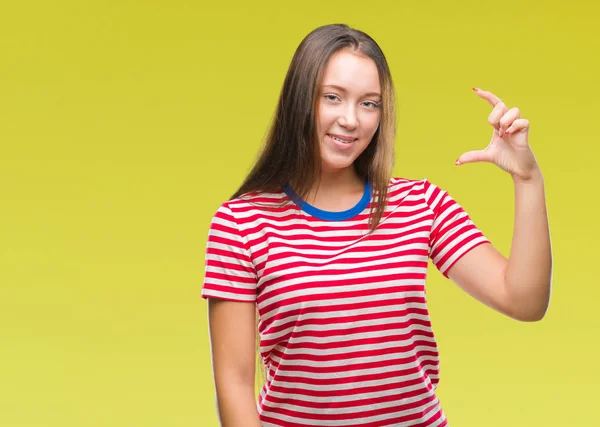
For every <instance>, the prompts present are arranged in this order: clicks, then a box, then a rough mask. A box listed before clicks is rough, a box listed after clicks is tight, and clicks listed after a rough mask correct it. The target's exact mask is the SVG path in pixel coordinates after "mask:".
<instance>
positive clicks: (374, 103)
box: [364, 101, 380, 108]
mask: <svg viewBox="0 0 600 427" xmlns="http://www.w3.org/2000/svg"><path fill="white" fill-rule="evenodd" d="M364 104H365V105H366V106H367V107H369V108H377V107H379V104H380V103H379V102H371V101H366V102H365V103H364Z"/></svg>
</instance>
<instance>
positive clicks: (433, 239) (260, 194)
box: [202, 25, 552, 427]
mask: <svg viewBox="0 0 600 427" xmlns="http://www.w3.org/2000/svg"><path fill="white" fill-rule="evenodd" d="M476 92H477V95H479V97H481V98H483V99H485V100H487V101H488V102H489V103H490V104H491V105H492V106H493V109H492V112H491V114H490V116H489V124H490V125H491V126H492V127H493V136H492V140H491V142H490V144H489V145H488V147H487V148H486V149H484V150H481V151H473V152H469V153H465V154H463V155H462V156H460V158H459V159H458V160H457V164H463V163H469V162H476V161H486V162H491V163H494V164H496V165H497V166H499V167H500V168H502V169H503V170H505V171H506V172H507V173H509V174H510V175H511V177H512V180H513V182H514V187H515V198H516V200H515V203H516V212H515V228H514V237H513V244H512V248H511V252H510V257H509V258H508V259H506V258H505V257H503V256H502V255H501V254H500V253H499V252H498V251H496V250H495V249H494V247H493V246H492V245H491V244H490V242H489V241H488V240H487V239H486V238H485V237H484V235H483V234H482V232H481V231H480V230H479V229H478V228H477V227H476V226H475V224H474V223H473V222H472V221H471V219H470V218H469V216H468V214H467V213H466V212H465V211H464V210H463V209H462V208H461V206H460V205H459V204H458V203H457V202H456V201H454V200H453V199H452V197H451V196H450V195H449V194H448V193H447V192H446V191H444V190H442V189H440V188H439V187H437V186H436V185H434V184H433V183H431V182H429V181H428V180H426V179H422V180H410V179H406V178H392V177H391V176H390V174H391V171H392V166H393V159H394V153H393V145H394V132H395V122H394V119H395V109H394V102H395V101H394V89H393V85H392V78H391V75H390V71H389V69H388V65H387V62H386V59H385V57H384V54H383V53H382V52H381V50H380V48H379V46H378V45H377V44H376V42H375V41H374V40H373V39H372V38H371V37H369V36H368V35H366V34H364V33H363V32H360V31H357V30H354V29H351V28H349V27H347V26H345V25H328V26H324V27H320V28H317V29H316V30H314V31H313V32H311V33H310V34H309V35H308V36H307V37H306V38H305V39H304V40H303V41H302V43H301V44H300V46H299V47H298V49H297V51H296V53H295V55H294V58H293V60H292V62H291V65H290V68H289V71H288V73H287V76H286V78H285V82H284V84H283V88H282V91H281V96H280V98H279V103H278V105H277V111H276V115H275V118H274V121H273V123H272V125H271V128H270V132H269V134H268V137H267V141H266V146H265V148H264V150H263V152H262V154H261V156H260V158H259V160H258V161H257V163H256V165H255V166H254V168H253V169H252V171H251V172H250V174H249V176H248V177H247V178H246V180H245V182H244V183H243V184H242V186H241V188H240V189H239V190H238V191H237V192H236V193H235V194H234V195H233V196H232V197H231V199H230V200H229V201H226V202H224V203H223V204H222V205H221V207H220V208H219V209H218V211H217V212H216V214H215V216H214V218H213V220H212V222H211V226H210V231H209V236H208V244H207V253H206V269H205V281H204V286H203V292H202V295H203V297H204V298H207V299H208V300H209V305H208V308H209V324H210V340H211V347H212V359H213V369H214V377H215V385H216V392H217V405H218V414H219V417H220V420H221V424H222V425H223V426H226V427H235V426H240V427H241V426H243V427H258V426H291V427H301V426H362V427H374V426H445V425H447V421H446V417H445V415H444V413H443V411H442V409H441V406H440V402H439V401H438V399H437V397H436V394H435V390H436V387H437V385H438V381H439V371H438V368H439V359H438V351H437V347H436V342H435V339H434V336H433V333H432V330H431V325H430V320H429V316H428V311H427V304H426V298H425V276H426V271H427V265H428V260H429V259H431V260H432V262H433V263H434V265H435V266H436V267H437V268H438V269H439V270H440V271H441V273H442V274H444V275H445V276H446V277H448V278H450V279H451V280H453V281H454V282H456V283H457V284H458V285H459V286H461V287H462V288H463V289H464V290H465V291H466V292H468V293H469V294H471V295H472V296H473V297H475V298H477V299H478V300H479V301H481V302H482V303H484V304H487V305H488V306H489V307H491V308H493V309H495V310H498V311H499V312H501V313H504V314H506V315H507V316H510V317H512V318H514V319H517V320H520V321H537V320H540V319H541V318H542V317H543V316H544V314H545V312H546V310H547V307H548V303H549V296H550V282H551V258H552V257H551V248H550V237H549V229H548V222H547V215H546V208H545V198H544V184H543V179H542V174H541V172H540V169H539V167H538V164H537V162H536V160H535V157H534V155H533V153H532V151H531V149H530V147H529V145H528V142H527V133H528V128H529V122H528V121H527V120H526V119H524V118H521V117H520V114H519V110H518V109H517V108H511V109H508V108H507V106H506V105H505V104H504V103H503V102H502V101H501V100H500V99H499V98H498V97H497V96H495V95H493V94H492V93H489V92H485V91H482V90H478V89H477V90H476ZM461 128H462V125H461V124H460V123H459V124H457V129H461ZM255 316H258V326H257V325H256V323H255ZM257 332H258V335H257ZM257 336H258V341H259V351H260V357H261V360H262V363H263V365H264V370H265V374H266V378H265V384H264V386H263V388H262V390H261V392H260V395H259V398H258V405H257V403H256V401H255V394H254V392H255V388H254V387H255V383H254V378H255V363H254V362H255V351H256V348H255V342H256V341H255V340H256V338H257Z"/></svg>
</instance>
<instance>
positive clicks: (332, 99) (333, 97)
mask: <svg viewBox="0 0 600 427" xmlns="http://www.w3.org/2000/svg"><path fill="white" fill-rule="evenodd" d="M325 98H327V100H328V101H337V99H338V97H337V96H335V95H325Z"/></svg>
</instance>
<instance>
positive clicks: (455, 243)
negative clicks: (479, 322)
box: [424, 180, 490, 278]
mask: <svg viewBox="0 0 600 427" xmlns="http://www.w3.org/2000/svg"><path fill="white" fill-rule="evenodd" d="M424 195H425V202H426V203H427V205H428V206H429V208H430V209H431V210H432V211H433V214H434V220H433V225H432V227H431V233H430V236H429V257H430V258H431V260H432V262H433V264H434V265H435V266H436V267H437V269H438V270H439V271H440V272H441V273H442V274H443V275H444V276H445V277H446V278H447V277H448V270H450V268H451V267H452V266H453V265H454V264H455V263H456V261H458V260H459V259H460V258H461V257H462V256H463V255H465V254H466V253H467V252H469V251H470V250H471V249H473V248H475V247H476V246H479V245H481V244H483V243H489V242H490V241H489V240H488V239H487V238H486V237H485V236H484V235H483V233H482V232H481V231H480V230H479V229H478V228H477V226H476V225H475V224H474V223H473V221H472V220H471V218H470V217H469V215H468V214H467V212H465V211H464V209H463V208H462V207H461V206H460V205H459V204H458V203H457V202H456V201H455V200H454V199H453V198H452V197H451V196H450V195H449V194H448V193H447V192H446V191H444V190H442V189H440V188H439V187H437V186H436V185H434V184H432V183H431V182H429V181H427V180H425V192H424Z"/></svg>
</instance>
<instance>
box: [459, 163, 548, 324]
mask: <svg viewBox="0 0 600 427" xmlns="http://www.w3.org/2000/svg"><path fill="white" fill-rule="evenodd" d="M514 185H515V222H514V232H513V238H512V246H511V250H510V256H509V258H508V260H507V259H506V258H505V257H504V256H502V255H501V254H500V253H499V252H498V251H497V250H496V249H495V248H494V247H493V246H492V245H490V244H484V245H480V246H477V247H475V248H474V249H472V250H471V251H470V252H468V253H466V254H465V255H464V256H463V257H462V258H460V259H459V260H458V261H457V262H456V263H455V264H454V265H453V266H452V267H451V268H450V270H449V271H448V277H449V278H450V279H452V280H453V281H454V282H455V283H457V284H458V285H459V286H460V287H461V288H462V289H464V290H465V291H466V292H467V293H469V294H470V295H471V296H473V297H474V298H476V299H478V300H479V301H481V302H483V303H485V304H486V305H488V306H490V307H492V308H493V309H495V310H497V311H499V312H501V313H503V314H506V315H507V316H510V317H512V318H514V319H517V320H521V321H537V320H540V319H542V318H543V317H544V315H545V313H546V311H547V309H548V305H549V301H550V291H551V281H552V250H551V244H550V229H549V226H548V215H547V212H546V201H545V195H544V182H543V178H542V174H541V172H539V173H536V174H534V175H533V176H532V177H531V178H530V179H528V180H519V179H516V178H515V179H514Z"/></svg>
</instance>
